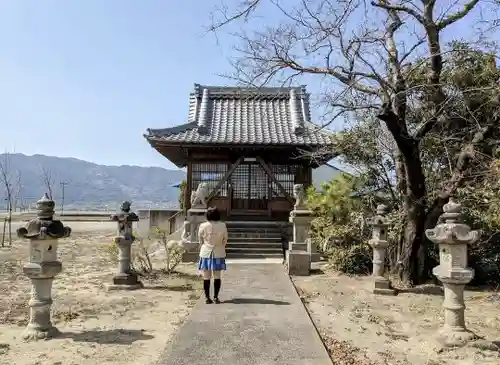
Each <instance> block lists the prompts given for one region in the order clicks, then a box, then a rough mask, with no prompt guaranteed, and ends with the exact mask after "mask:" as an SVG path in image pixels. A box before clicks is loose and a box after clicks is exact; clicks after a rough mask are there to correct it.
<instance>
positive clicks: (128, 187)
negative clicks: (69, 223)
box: [0, 153, 340, 210]
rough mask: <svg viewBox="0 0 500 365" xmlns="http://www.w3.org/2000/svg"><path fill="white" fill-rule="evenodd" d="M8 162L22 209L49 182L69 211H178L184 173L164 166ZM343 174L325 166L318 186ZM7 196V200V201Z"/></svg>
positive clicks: (15, 158) (1, 158) (316, 174)
mask: <svg viewBox="0 0 500 365" xmlns="http://www.w3.org/2000/svg"><path fill="white" fill-rule="evenodd" d="M0 162H1V163H2V164H5V163H7V166H8V172H9V175H10V182H11V187H12V194H13V196H14V197H15V198H16V199H15V200H16V206H17V207H20V206H23V205H24V206H28V205H29V204H34V203H35V202H36V201H37V200H38V199H39V198H40V197H41V196H42V195H43V193H44V192H46V191H47V190H48V189H47V184H46V183H45V180H47V179H46V178H48V180H50V182H51V184H50V185H51V188H52V197H53V199H54V200H55V201H56V204H57V205H59V204H61V201H62V195H63V194H62V192H63V191H62V187H63V185H62V184H61V183H65V185H64V207H65V209H66V210H74V209H82V210H83V209H88V210H104V209H106V208H108V209H110V210H114V209H116V208H117V206H118V204H119V203H120V202H122V201H123V200H131V201H132V202H133V208H134V209H139V208H146V207H149V206H155V207H175V206H177V204H178V197H179V189H178V188H175V187H172V186H171V185H173V184H175V183H177V182H180V181H182V180H183V179H185V177H186V173H185V172H184V171H182V170H167V169H163V168H160V167H139V166H129V165H122V166H104V165H97V164H95V163H91V162H87V161H83V160H78V159H76V158H66V157H54V156H44V155H33V156H26V155H23V154H21V153H11V154H7V155H5V154H0ZM339 171H340V170H338V169H336V168H335V167H333V166H329V165H324V166H321V167H319V168H317V169H315V170H313V183H314V185H315V186H316V187H319V186H320V185H321V183H322V182H325V181H329V180H331V179H332V178H333V177H335V175H336V174H338V173H339ZM0 184H1V185H0V199H1V201H0V208H3V209H5V199H4V198H5V197H6V194H5V189H4V186H3V179H1V178H0ZM2 197H3V198H2Z"/></svg>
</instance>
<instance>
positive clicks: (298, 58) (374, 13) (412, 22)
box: [210, 0, 499, 284]
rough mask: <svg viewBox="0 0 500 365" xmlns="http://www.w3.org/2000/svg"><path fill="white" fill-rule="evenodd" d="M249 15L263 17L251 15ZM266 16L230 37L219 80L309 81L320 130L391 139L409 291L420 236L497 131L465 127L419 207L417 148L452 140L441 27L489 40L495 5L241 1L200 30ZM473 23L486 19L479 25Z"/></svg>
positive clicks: (422, 181)
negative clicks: (313, 81) (440, 179)
mask: <svg viewBox="0 0 500 365" xmlns="http://www.w3.org/2000/svg"><path fill="white" fill-rule="evenodd" d="M259 9H263V11H262V13H261V14H259ZM266 13H272V14H273V20H272V21H271V25H268V26H266V27H256V28H254V29H250V30H248V31H245V30H244V31H241V32H239V33H237V34H236V37H237V40H238V41H237V45H236V49H235V52H236V54H237V57H235V58H232V61H231V63H232V65H233V67H234V73H231V74H229V75H226V76H227V77H229V78H231V79H233V80H236V81H238V82H240V83H243V84H245V85H250V86H259V87H260V86H264V85H266V84H268V83H271V82H274V83H279V84H290V83H292V82H294V81H295V80H296V79H297V78H299V77H303V76H311V75H312V76H317V77H318V78H319V80H321V85H322V89H323V95H322V101H323V102H324V103H325V104H326V105H327V107H328V108H327V113H326V114H325V115H324V119H325V121H324V125H328V124H330V123H332V122H333V121H336V120H339V119H342V118H344V120H346V121H347V120H355V119H356V118H359V117H360V116H361V117H364V116H367V115H369V116H372V117H376V118H378V120H380V121H382V122H383V124H384V126H385V128H386V130H387V131H388V132H389V133H390V135H391V136H392V138H393V140H394V145H395V156H394V160H395V166H396V168H395V172H396V178H397V187H396V190H398V191H399V192H400V193H401V197H402V208H403V212H404V215H405V228H404V243H403V248H402V250H401V257H400V259H399V262H400V266H401V271H400V275H401V277H402V280H403V281H404V282H407V283H414V284H417V283H418V282H419V279H420V278H421V277H422V275H421V274H422V270H423V268H422V266H423V265H424V263H423V261H424V258H422V252H423V249H425V244H426V239H425V234H424V232H425V228H426V227H428V226H432V225H434V224H435V223H436V220H437V218H438V216H439V214H440V213H441V211H442V207H443V205H444V204H445V203H446V202H447V201H448V199H449V198H450V196H451V195H452V194H453V193H454V191H455V190H456V189H457V187H458V186H459V185H460V183H461V182H462V181H463V179H464V177H465V176H466V173H467V169H468V168H469V166H470V162H471V160H473V159H474V157H475V156H477V155H479V154H481V153H482V147H483V146H484V145H485V144H486V140H487V139H488V138H489V137H490V136H491V135H492V133H493V132H494V131H495V129H498V127H497V122H498V115H495V118H492V119H490V121H491V120H494V121H495V120H496V122H491V123H488V122H486V121H484V120H481V121H479V122H478V121H477V120H473V121H472V122H471V123H470V124H469V125H467V130H468V134H467V135H465V136H463V140H462V141H460V143H461V144H460V146H461V147H460V149H459V151H458V152H457V153H456V156H453V157H452V169H451V173H450V176H449V179H447V181H446V182H445V183H443V185H442V188H441V190H440V191H439V193H438V194H437V196H436V197H433V201H432V202H429V201H428V194H427V189H426V176H425V174H424V168H423V163H422V158H421V143H422V141H423V140H424V139H425V138H428V137H429V136H430V135H431V134H432V133H435V134H438V133H440V135H439V137H438V138H440V139H443V138H444V139H446V140H448V139H452V138H453V136H452V135H450V134H448V135H447V134H446V131H447V130H449V128H447V127H448V126H449V124H450V118H449V115H447V113H446V110H447V106H448V103H449V102H450V97H449V95H450V93H449V92H448V89H447V87H448V86H447V85H445V84H443V78H442V73H443V55H445V54H447V53H448V52H452V51H453V50H452V48H451V47H447V46H446V45H445V44H444V43H443V42H442V38H443V36H444V35H445V31H448V30H449V28H450V27H451V26H453V25H456V24H458V23H460V22H461V21H462V20H463V19H464V18H466V17H468V18H469V20H470V22H469V24H467V25H465V26H467V27H470V24H471V23H472V22H473V21H474V20H476V22H475V27H476V28H475V30H477V32H474V31H471V32H469V34H468V36H470V39H468V41H469V42H476V41H479V40H483V39H484V35H485V34H484V30H485V29H487V28H488V31H489V32H490V34H491V32H494V31H495V28H492V26H495V25H496V23H495V21H497V19H498V18H499V16H498V15H499V3H498V2H497V1H491V2H490V1H479V0H467V1H466V2H461V1H452V2H451V3H450V4H442V3H440V4H437V2H436V0H420V1H419V0H392V1H391V0H374V1H371V2H370V3H367V2H365V1H361V0H345V1H336V0H335V1H333V0H290V1H288V0H287V1H286V2H285V1H280V0H242V1H240V2H237V3H236V5H235V6H234V8H233V9H231V8H230V7H228V6H225V5H224V6H222V7H221V8H220V9H218V10H217V12H215V13H214V14H213V16H212V24H211V26H210V30H211V31H214V32H215V31H219V30H220V29H221V28H223V27H225V26H228V25H230V24H231V23H234V22H237V21H240V22H241V23H243V24H244V25H246V26H251V18H252V15H253V14H255V15H259V22H260V23H261V24H270V23H269V22H266V20H265V19H262V17H265V14H266ZM276 14H281V20H280V21H278V23H276V24H272V22H273V21H275V20H274V19H276ZM483 14H487V15H488V16H489V17H490V18H480V17H481V16H482V15H483ZM448 35H449V36H451V38H453V37H452V35H451V34H449V33H448ZM418 75H424V76H423V77H421V78H418V77H416V76H418ZM490 88H491V87H490ZM497 90H498V86H496V90H482V91H481V92H491V93H492V97H491V101H492V102H498V92H497ZM495 98H496V99H495ZM468 119H469V120H470V119H474V118H468Z"/></svg>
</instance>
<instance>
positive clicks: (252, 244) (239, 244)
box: [226, 241, 281, 250]
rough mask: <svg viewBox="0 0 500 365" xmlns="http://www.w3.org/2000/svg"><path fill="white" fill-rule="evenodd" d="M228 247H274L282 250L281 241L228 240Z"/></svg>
mask: <svg viewBox="0 0 500 365" xmlns="http://www.w3.org/2000/svg"><path fill="white" fill-rule="evenodd" d="M226 248H255V249H261V248H262V249H264V248H273V249H278V250H281V243H269V242H239V241H235V242H228V243H227V246H226Z"/></svg>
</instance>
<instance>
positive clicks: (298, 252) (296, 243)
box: [286, 184, 314, 276]
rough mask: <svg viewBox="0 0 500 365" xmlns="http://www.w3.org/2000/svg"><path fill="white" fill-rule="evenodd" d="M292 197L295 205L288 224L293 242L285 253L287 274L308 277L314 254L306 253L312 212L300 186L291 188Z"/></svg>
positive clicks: (308, 246) (309, 246)
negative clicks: (306, 204)
mask: <svg viewBox="0 0 500 365" xmlns="http://www.w3.org/2000/svg"><path fill="white" fill-rule="evenodd" d="M293 196H294V198H295V205H294V207H293V210H292V211H291V212H290V218H289V221H290V223H292V224H293V241H292V242H291V243H290V245H289V250H288V251H287V253H286V255H287V256H286V262H287V266H288V273H289V274H290V275H301V276H305V275H309V273H310V270H311V260H312V259H311V256H312V255H313V254H314V253H313V252H311V251H308V248H309V249H311V245H310V244H309V245H308V238H309V229H310V226H311V220H312V218H313V217H312V211H310V210H309V209H308V208H307V207H306V206H305V191H304V186H303V185H302V184H295V185H294V186H293Z"/></svg>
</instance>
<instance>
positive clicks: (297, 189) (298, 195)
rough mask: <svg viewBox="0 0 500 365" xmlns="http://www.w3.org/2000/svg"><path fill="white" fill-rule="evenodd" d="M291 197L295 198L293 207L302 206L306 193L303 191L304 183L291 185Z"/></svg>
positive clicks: (298, 207)
mask: <svg viewBox="0 0 500 365" xmlns="http://www.w3.org/2000/svg"><path fill="white" fill-rule="evenodd" d="M293 197H294V198H295V205H294V208H295V209H300V208H304V204H305V198H306V193H305V191H304V185H302V184H295V185H294V186H293Z"/></svg>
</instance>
